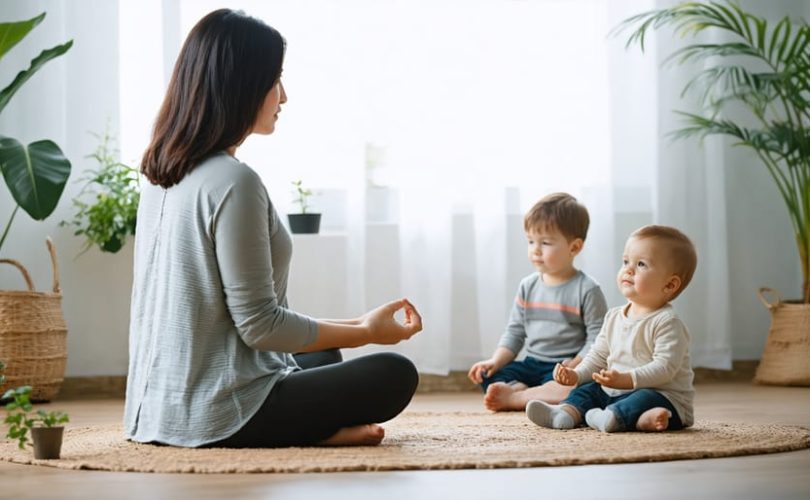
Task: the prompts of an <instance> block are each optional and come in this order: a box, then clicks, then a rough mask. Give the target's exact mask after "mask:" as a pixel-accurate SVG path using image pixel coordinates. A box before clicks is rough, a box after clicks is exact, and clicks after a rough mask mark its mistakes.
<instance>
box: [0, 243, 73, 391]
mask: <svg viewBox="0 0 810 500" xmlns="http://www.w3.org/2000/svg"><path fill="white" fill-rule="evenodd" d="M47 244H48V252H50V254H51V263H52V264H53V292H37V291H35V290H34V282H33V281H31V275H30V274H28V271H27V270H26V269H25V267H23V265H22V264H20V263H19V262H17V261H16V260H12V259H0V264H9V265H12V266H14V267H16V268H17V269H18V270H19V271H20V272H21V273H22V276H23V279H25V283H26V285H27V286H28V290H0V361H3V362H4V363H5V364H6V370H5V375H6V383H5V384H3V387H2V388H0V389H2V391H5V390H7V389H9V388H13V387H18V386H21V385H30V386H31V387H32V392H31V399H32V400H34V401H49V400H51V399H52V398H53V397H54V396H56V394H57V393H58V392H59V388H60V387H61V385H62V380H63V379H64V377H65V363H66V362H67V346H66V340H67V339H66V338H67V327H66V326H65V319H64V317H63V316H62V306H61V302H62V294H61V290H60V289H59V265H58V263H57V261H56V250H55V248H54V245H53V242H52V241H51V239H50V238H48V239H47Z"/></svg>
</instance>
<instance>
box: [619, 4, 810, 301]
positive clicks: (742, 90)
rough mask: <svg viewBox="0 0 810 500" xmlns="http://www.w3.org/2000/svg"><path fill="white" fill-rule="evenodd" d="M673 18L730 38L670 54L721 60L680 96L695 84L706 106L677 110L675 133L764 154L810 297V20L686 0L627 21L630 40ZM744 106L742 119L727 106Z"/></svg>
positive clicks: (679, 26)
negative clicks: (719, 138) (681, 122)
mask: <svg viewBox="0 0 810 500" xmlns="http://www.w3.org/2000/svg"><path fill="white" fill-rule="evenodd" d="M665 26H669V27H672V28H673V29H674V31H675V34H677V35H680V36H682V37H686V36H690V35H691V36H694V35H697V34H699V33H701V32H703V31H707V30H719V31H721V32H723V33H725V34H726V35H727V36H728V37H729V40H728V41H723V42H718V43H691V44H687V45H686V46H684V47H682V48H680V49H678V50H677V51H675V52H674V53H673V54H672V55H670V56H669V58H668V59H667V62H668V63H671V64H686V63H696V62H705V61H706V60H707V59H709V58H714V59H715V60H716V61H720V62H719V63H718V64H712V65H710V66H709V67H708V68H706V69H703V70H701V71H698V72H697V74H695V75H694V77H693V78H692V79H691V80H690V81H689V82H688V83H687V85H686V86H685V87H684V89H683V92H682V96H683V95H686V94H687V93H691V92H697V93H698V95H699V96H700V98H701V102H702V104H703V106H704V109H705V113H703V114H695V113H685V112H679V114H680V115H681V116H683V118H684V119H685V122H686V126H684V127H683V128H681V129H679V130H677V131H675V132H673V134H672V135H673V137H675V138H676V139H683V138H689V137H698V138H701V139H703V138H705V137H706V136H710V135H725V136H730V137H733V138H735V139H736V142H735V145H740V146H744V147H747V148H750V149H751V150H752V151H754V153H755V154H756V155H757V157H758V158H759V159H760V160H761V162H762V164H763V165H764V167H765V168H766V169H767V171H768V173H769V174H770V176H771V178H772V179H773V181H774V183H775V184H776V187H777V189H778V191H779V194H780V195H781V197H782V199H783V200H784V203H785V206H786V208H787V211H788V214H789V216H790V221H791V223H792V225H793V230H794V233H795V239H796V244H797V246H798V250H799V257H800V259H801V268H802V279H803V285H802V297H803V302H804V303H810V134H808V128H810V27H809V26H808V25H807V23H806V22H805V21H795V22H794V21H791V20H790V19H789V18H788V17H784V18H782V19H781V20H779V21H778V22H777V23H775V24H773V25H770V26H769V24H768V22H767V20H766V19H765V18H763V17H758V16H755V15H753V14H751V13H749V12H746V11H745V10H743V9H742V8H741V7H740V6H739V5H737V4H735V3H733V2H725V3H716V2H708V3H697V2H686V3H682V4H679V5H676V6H674V7H670V8H667V9H661V10H654V11H650V12H646V13H643V14H639V15H637V16H633V17H631V18H629V19H626V20H625V21H623V22H622V23H621V24H620V25H619V26H618V27H617V28H616V31H615V32H620V31H623V30H624V29H626V28H628V27H633V28H634V31H633V32H632V34H631V35H630V38H629V39H628V41H627V46H628V47H629V46H631V45H633V44H636V43H637V44H639V45H640V46H641V49H642V50H644V38H645V36H646V35H647V34H648V33H649V32H651V31H654V30H656V29H659V28H662V27H665ZM731 110H734V111H735V112H739V111H746V112H747V114H748V116H746V117H743V118H742V119H740V120H733V119H731V118H729V117H728V113H727V112H728V111H731Z"/></svg>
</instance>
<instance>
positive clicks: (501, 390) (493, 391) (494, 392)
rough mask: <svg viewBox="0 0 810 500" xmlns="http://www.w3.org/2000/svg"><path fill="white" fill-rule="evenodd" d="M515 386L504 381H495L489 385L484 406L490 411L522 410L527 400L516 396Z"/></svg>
mask: <svg viewBox="0 0 810 500" xmlns="http://www.w3.org/2000/svg"><path fill="white" fill-rule="evenodd" d="M517 392H518V391H516V390H515V387H514V386H512V385H509V384H506V383H504V382H495V383H494V384H490V385H489V386H488V387H487V393H486V394H485V395H484V407H485V408H486V409H487V410H490V411H522V410H523V409H524V408H525V407H526V402H525V401H522V400H520V398H518V397H516V394H517Z"/></svg>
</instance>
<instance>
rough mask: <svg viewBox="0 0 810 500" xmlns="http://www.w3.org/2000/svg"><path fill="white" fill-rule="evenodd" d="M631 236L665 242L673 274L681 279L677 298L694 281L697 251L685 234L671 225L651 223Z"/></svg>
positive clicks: (673, 297) (676, 294)
mask: <svg viewBox="0 0 810 500" xmlns="http://www.w3.org/2000/svg"><path fill="white" fill-rule="evenodd" d="M630 237H631V238H638V239H644V238H653V239H656V240H658V241H660V242H661V243H664V244H665V248H666V251H667V253H668V258H669V263H670V266H672V274H674V275H675V276H677V277H679V278H680V279H681V287H680V288H679V289H678V290H677V291H676V292H675V295H673V296H672V299H675V297H677V296H678V295H680V294H681V292H682V291H684V290H685V289H686V285H688V284H689V282H690V281H692V276H693V275H694V274H695V269H696V268H697V252H696V251H695V245H693V244H692V240H690V239H689V238H688V237H687V236H686V235H685V234H683V233H682V232H680V231H679V230H677V229H675V228H674V227H670V226H658V225H654V224H653V225H649V226H644V227H642V228H640V229H637V230H635V231H633V234H631V235H630Z"/></svg>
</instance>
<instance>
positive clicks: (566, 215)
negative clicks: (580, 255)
mask: <svg viewBox="0 0 810 500" xmlns="http://www.w3.org/2000/svg"><path fill="white" fill-rule="evenodd" d="M590 223H591V219H590V217H589V216H588V209H587V208H585V206H584V205H582V204H581V203H580V202H578V201H577V199H576V198H574V197H573V196H571V195H570V194H568V193H552V194H550V195H547V196H544V197H543V198H542V199H541V200H540V201H538V202H537V203H535V204H534V206H533V207H532V208H531V209H530V210H529V211H528V212H527V213H526V216H525V217H524V218H523V229H524V230H525V231H526V232H527V233H528V232H530V231H532V230H534V231H541V230H543V229H547V228H550V229H556V230H557V231H559V232H560V233H562V235H563V236H565V238H566V239H567V240H568V241H571V240H574V239H577V238H581V239H582V240H583V241H585V237H586V236H587V235H588V225H589V224H590Z"/></svg>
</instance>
